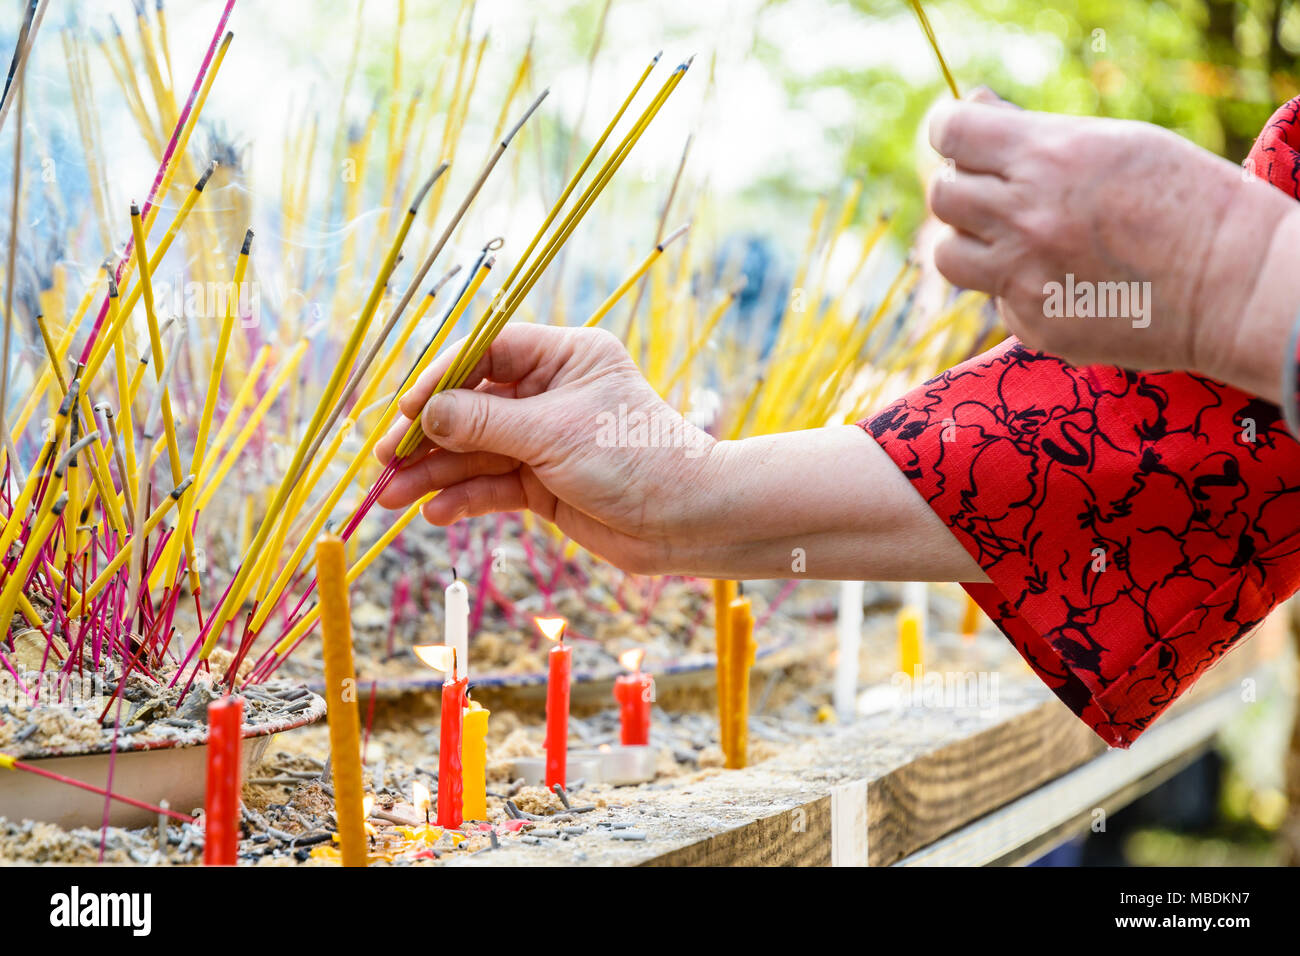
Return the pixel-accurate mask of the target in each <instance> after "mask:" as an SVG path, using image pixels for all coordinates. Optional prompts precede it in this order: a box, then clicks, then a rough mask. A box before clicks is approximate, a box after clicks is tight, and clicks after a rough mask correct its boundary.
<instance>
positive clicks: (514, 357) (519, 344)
mask: <svg viewBox="0 0 1300 956" xmlns="http://www.w3.org/2000/svg"><path fill="white" fill-rule="evenodd" d="M564 332H565V330H564V329H559V328H555V327H553V326H547V325H532V324H529V323H526V322H520V323H518V324H517V325H507V326H506V327H505V328H504V329H502V330H501V334H499V335H498V336H497V337H496V339H495V340H494V341H493V342H492V344H491V345H490V346H488V349H487V351H486V352H484V353H483V355H482V357H481V358H480V359H479V360H478V362H477V363H475V365H474V367H473V368H472V369H471V370H470V373H469V375H468V376H466V378H465V381H464V382H462V383H460V384H459V385H458V386H457V387H458V388H474V387H476V386H477V385H478V384H479V383H480V382H484V381H487V382H493V383H495V384H498V385H511V384H513V383H515V382H518V381H519V380H520V379H522V378H525V377H526V376H528V375H529V374H530V373H532V372H534V371H536V370H537V369H538V368H539V367H540V366H542V365H543V364H545V363H546V362H547V361H548V360H550V359H553V358H554V356H555V351H556V347H557V346H558V345H559V344H560V338H561V337H562V336H563V334H564ZM465 341H466V340H465V339H464V338H462V339H460V340H458V341H456V342H454V343H453V344H451V345H450V346H448V347H447V348H446V349H444V350H443V352H442V354H441V355H439V356H438V357H437V358H436V359H434V360H433V362H432V363H431V364H430V365H429V367H428V368H427V369H425V371H424V374H423V375H421V376H420V379H419V381H417V382H416V383H415V385H413V386H412V387H411V388H410V389H409V390H408V391H407V392H406V393H405V394H404V395H402V396H401V398H399V399H398V403H397V405H398V408H400V409H401V411H402V414H403V415H405V416H406V417H407V418H411V419H414V418H416V417H418V416H419V414H420V412H421V411H422V410H423V408H424V406H425V403H426V402H428V401H429V398H430V396H432V395H433V390H434V389H435V388H436V387H437V386H438V383H439V382H440V381H442V377H443V375H444V374H446V371H447V369H449V368H450V367H451V365H452V363H453V362H454V361H455V360H456V359H457V358H458V357H459V356H460V353H461V350H462V349H463V348H464V346H465Z"/></svg>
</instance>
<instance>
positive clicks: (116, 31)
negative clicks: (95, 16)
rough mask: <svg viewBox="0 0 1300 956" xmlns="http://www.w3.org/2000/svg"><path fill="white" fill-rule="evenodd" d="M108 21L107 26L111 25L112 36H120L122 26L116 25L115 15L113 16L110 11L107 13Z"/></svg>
mask: <svg viewBox="0 0 1300 956" xmlns="http://www.w3.org/2000/svg"><path fill="white" fill-rule="evenodd" d="M108 23H109V26H111V27H112V28H113V36H115V37H120V36H121V35H122V28H121V27H120V26H118V25H117V17H115V16H113V15H112V14H111V13H110V14H109V15H108Z"/></svg>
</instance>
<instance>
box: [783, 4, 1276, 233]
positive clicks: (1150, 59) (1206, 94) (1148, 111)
mask: <svg viewBox="0 0 1300 956" xmlns="http://www.w3.org/2000/svg"><path fill="white" fill-rule="evenodd" d="M848 3H849V6H851V7H852V8H853V9H854V10H855V11H857V12H859V13H860V14H861V15H862V16H864V17H872V18H882V19H883V18H888V17H896V16H900V15H904V16H908V17H910V16H911V14H910V12H908V11H907V9H906V7H905V5H904V4H903V3H902V2H901V0H848ZM927 10H929V11H930V13H931V18H932V19H933V20H934V21H935V24H934V25H935V28H936V30H937V32H938V33H939V41H940V44H941V46H942V48H943V49H944V52H945V55H946V56H948V57H949V59H950V66H951V67H952V68H953V71H954V73H956V75H957V78H958V82H959V83H960V84H961V85H962V86H964V87H966V88H970V87H973V86H975V85H980V84H983V85H987V86H989V87H991V88H992V89H994V90H995V91H996V92H997V93H999V94H1000V95H1001V96H1003V97H1005V98H1007V99H1010V100H1012V101H1014V102H1016V103H1018V104H1020V105H1022V106H1024V107H1026V108H1029V109H1039V110H1051V111H1055V112H1062V113H1072V114H1080V115H1094V116H1110V117H1118V118H1125V119H1135V120H1144V121H1147V122H1151V123H1156V124H1159V125H1161V126H1165V127H1167V128H1169V129H1171V130H1174V131H1175V132H1177V133H1179V134H1181V135H1183V136H1186V137H1187V138H1189V139H1191V140H1192V141H1194V142H1196V143H1198V144H1200V145H1201V146H1204V147H1206V148H1207V149H1210V150H1213V151H1214V152H1216V153H1219V154H1220V155H1223V156H1225V157H1227V158H1228V159H1230V160H1233V161H1237V162H1239V161H1241V160H1242V159H1243V158H1244V157H1245V155H1246V154H1247V152H1249V150H1250V146H1251V144H1252V143H1253V141H1254V138H1255V136H1256V135H1257V134H1258V132H1259V130H1260V128H1261V127H1262V126H1263V125H1264V123H1266V122H1267V120H1268V117H1269V116H1270V115H1271V114H1272V112H1273V110H1274V109H1276V107H1277V106H1278V105H1279V104H1280V103H1281V102H1283V101H1285V100H1286V99H1288V98H1290V97H1291V96H1294V95H1296V94H1297V92H1300V86H1297V79H1296V57H1297V54H1298V53H1300V3H1296V2H1294V0H1236V2H1234V0H1168V2H1164V0H1159V2H1133V0H1054V2H1051V3H1046V4H1043V3H1038V2H1035V0H948V2H934V3H929V4H927ZM1025 39H1030V40H1033V41H1035V42H1036V43H1038V44H1039V45H1041V46H1042V48H1043V49H1044V50H1045V52H1046V53H1047V54H1048V55H1049V56H1051V57H1052V58H1054V61H1055V63H1054V68H1053V69H1052V70H1051V71H1050V73H1049V75H1048V76H1047V77H1046V78H1045V79H1044V80H1043V81H1042V82H1037V83H1032V84H1030V83H1026V82H1024V81H1023V80H1022V79H1019V78H1018V77H1017V74H1016V71H1015V70H1013V69H1011V68H1009V67H1008V65H1007V63H1006V62H1005V60H1004V46H1005V43H1006V42H1009V41H1012V40H1015V41H1017V42H1023V41H1024V40H1025ZM932 76H933V79H932V81H931V82H929V83H928V84H927V83H922V84H917V83H915V82H911V81H907V82H905V81H903V80H902V79H901V78H900V77H899V75H898V73H897V72H896V71H894V70H892V69H889V68H886V67H874V68H871V69H866V70H862V71H854V70H844V69H836V70H834V71H827V72H819V73H816V74H814V75H813V76H811V77H808V78H806V79H802V80H800V81H799V82H797V83H791V84H790V93H791V96H792V97H793V98H794V99H795V100H796V101H797V99H798V98H799V97H800V96H803V95H806V94H807V93H808V92H809V91H810V90H813V89H818V88H823V87H825V86H826V85H838V86H841V87H843V88H844V89H846V90H848V91H850V92H851V93H852V95H853V97H854V99H855V100H856V102H857V106H858V109H859V117H858V118H857V119H856V121H857V122H861V123H863V124H865V125H866V126H867V127H868V128H870V130H871V135H870V136H867V137H864V136H862V135H861V131H860V130H859V131H853V130H847V129H846V130H843V131H842V135H843V137H844V140H845V141H846V142H848V143H850V144H851V145H850V147H849V149H848V150H847V155H846V163H847V166H848V168H849V169H851V170H854V171H860V172H861V174H863V175H865V176H866V177H867V179H868V181H869V182H870V183H872V185H873V187H875V189H876V190H877V191H881V190H883V191H884V192H886V193H887V194H891V195H893V196H896V197H899V202H900V205H901V206H902V207H903V213H904V216H905V217H906V218H907V219H908V220H911V221H914V220H915V217H916V216H917V215H918V214H919V197H918V196H917V195H916V193H917V189H916V176H915V172H914V170H915V155H914V149H915V140H914V138H913V136H912V132H913V131H914V130H916V128H917V124H918V123H919V122H920V121H921V119H922V117H923V114H924V112H925V110H926V109H927V108H928V107H929V105H930V104H931V103H932V102H933V101H934V99H935V97H937V96H940V95H942V94H943V93H944V87H943V81H942V79H941V77H940V75H939V72H938V70H937V68H936V69H935V70H934V71H933V74H932Z"/></svg>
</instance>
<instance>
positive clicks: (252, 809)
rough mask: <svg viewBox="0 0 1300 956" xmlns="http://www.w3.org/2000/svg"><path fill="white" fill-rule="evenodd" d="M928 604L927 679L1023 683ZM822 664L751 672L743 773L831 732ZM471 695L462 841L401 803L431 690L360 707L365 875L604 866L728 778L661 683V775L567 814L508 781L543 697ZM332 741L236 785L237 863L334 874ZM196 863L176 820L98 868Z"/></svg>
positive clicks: (591, 742)
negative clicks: (964, 674)
mask: <svg viewBox="0 0 1300 956" xmlns="http://www.w3.org/2000/svg"><path fill="white" fill-rule="evenodd" d="M931 595H932V596H931V614H930V620H931V622H932V625H933V624H934V623H935V622H937V623H938V624H939V626H938V627H937V628H934V630H933V631H932V634H931V636H930V638H929V641H928V645H927V652H926V653H927V662H928V664H929V667H930V668H931V669H932V670H936V671H937V670H963V671H972V670H989V669H994V670H997V669H1001V670H1005V671H1006V672H1008V673H1011V674H1015V675H1022V674H1023V673H1024V670H1025V669H1024V665H1023V664H1022V663H1021V662H1020V660H1019V658H1018V657H1016V656H1015V654H1014V652H1013V651H1011V649H1010V648H1009V646H1008V645H1007V644H1006V642H1005V641H1004V640H1003V639H1002V638H1001V636H1000V635H998V634H996V632H994V631H993V630H992V628H991V626H989V625H988V624H987V622H985V628H984V631H983V632H982V633H981V635H980V636H979V638H977V640H975V641H973V642H971V641H964V640H962V639H961V638H959V637H958V636H957V635H956V634H955V633H954V631H955V630H956V621H957V620H958V618H959V615H960V610H961V606H962V605H961V600H962V598H961V592H960V591H959V590H957V589H956V588H951V589H949V588H942V587H938V588H934V589H932V592H931ZM895 639H896V635H895V618H894V614H893V613H892V611H884V610H881V611H877V612H868V615H867V621H866V626H865V630H864V638H863V650H862V659H861V667H862V671H861V673H862V681H861V684H862V685H863V686H864V687H869V686H878V687H885V686H888V684H889V681H890V678H891V677H892V676H893V673H894V671H895V669H896V646H895ZM796 651H797V652H796ZM833 665H834V635H833V625H831V624H829V623H827V624H823V625H820V626H816V625H809V626H807V627H806V628H805V631H804V640H802V641H801V642H800V644H799V645H798V646H797V648H796V649H792V650H791V652H789V653H784V652H783V653H782V654H781V655H777V656H776V657H774V658H773V659H772V660H770V661H769V662H767V666H766V667H759V668H756V669H755V673H754V675H753V680H752V684H751V690H750V700H751V719H750V744H749V753H750V764H751V766H755V765H757V766H759V767H761V766H762V765H763V764H764V763H765V762H767V761H772V760H774V759H780V760H789V759H790V758H792V757H796V756H797V754H798V753H799V752H800V750H801V748H802V747H804V746H806V745H809V744H812V743H813V742H815V741H818V740H821V739H824V738H825V737H826V736H827V735H829V734H831V733H833V732H834V731H835V725H834V719H833V717H832V715H831V713H830V708H829V704H830V682H831V677H832V673H833ZM363 686H364V685H363ZM474 696H475V698H476V699H478V700H479V701H480V702H481V703H483V704H484V705H485V706H487V707H488V708H489V709H490V710H492V716H491V720H490V730H489V735H488V744H487V752H488V768H487V776H488V790H489V796H488V818H489V819H488V820H487V821H483V822H482V823H474V822H467V823H466V824H465V825H464V826H463V827H462V828H461V830H460V831H456V832H447V833H443V832H442V831H441V830H439V829H438V828H437V827H425V828H421V827H420V826H419V825H420V824H422V823H423V822H424V820H423V815H422V814H419V813H417V811H416V809H415V807H414V806H413V802H412V801H413V796H414V790H415V784H416V783H417V782H419V783H422V784H423V785H424V786H425V787H427V788H428V790H429V791H430V792H431V793H432V794H433V795H434V800H435V806H436V791H437V767H438V736H439V713H438V695H437V694H436V693H431V692H430V693H422V694H412V695H407V696H405V697H403V698H401V699H399V700H376V701H375V702H374V703H373V705H372V704H371V702H370V700H369V699H367V698H363V699H362V701H361V704H360V706H361V716H362V721H363V725H368V726H369V728H370V730H369V740H368V745H367V749H366V755H365V756H366V789H367V793H369V794H371V795H373V798H374V799H373V810H372V816H371V819H370V821H369V822H370V825H371V827H372V828H373V831H374V834H373V841H374V842H373V845H372V853H373V855H374V863H375V864H376V865H398V866H405V865H438V864H445V863H454V862H457V861H468V857H467V856H466V855H467V854H471V853H484V854H488V855H487V856H483V857H474V859H475V860H481V861H482V862H491V860H492V859H493V857H492V856H491V854H493V853H495V852H497V851H496V850H494V849H493V847H494V844H493V837H495V840H496V845H498V846H506V847H509V846H519V847H520V848H522V847H524V846H527V847H528V853H529V855H528V857H527V858H526V859H527V860H529V861H533V860H535V861H536V862H538V863H543V864H544V863H546V862H547V861H548V859H551V857H555V862H560V861H565V862H568V861H573V860H576V861H579V862H590V863H599V862H602V860H603V859H604V857H605V855H606V854H609V853H611V852H612V851H611V848H612V847H622V848H624V849H626V846H627V842H629V841H630V842H637V841H639V840H642V839H646V838H647V837H648V836H653V837H654V838H656V839H658V838H660V837H671V836H673V835H674V834H675V833H676V832H677V829H678V828H682V827H685V826H686V820H687V818H688V816H689V813H688V811H689V807H690V801H691V793H692V788H693V787H697V786H700V785H701V784H702V783H703V782H704V781H711V780H712V778H715V777H719V776H725V774H727V773H728V772H729V771H726V770H724V769H722V752H721V749H720V747H719V745H718V738H717V719H716V709H715V708H716V700H715V699H714V696H713V693H712V690H711V689H710V688H708V687H690V686H686V687H681V688H675V689H670V690H669V691H668V692H667V693H665V694H662V695H661V696H660V699H659V701H658V703H657V705H656V708H655V711H654V717H653V723H652V728H653V729H652V739H651V744H652V746H655V747H656V749H657V750H658V777H657V779H656V780H655V781H654V782H653V783H649V784H642V785H640V786H636V787H610V786H604V785H599V786H597V785H590V784H587V783H586V782H584V781H570V784H571V786H570V788H569V791H568V792H567V793H566V796H567V798H568V800H569V803H570V806H569V807H567V808H566V807H565V806H564V804H563V802H562V800H561V798H560V797H559V796H558V795H557V794H554V793H550V792H548V791H546V790H544V789H542V788H540V787H526V786H523V785H522V781H517V780H513V779H512V773H511V761H512V759H513V758H515V757H521V756H540V755H541V754H542V739H543V733H544V719H543V715H542V710H541V702H540V700H519V699H516V698H513V697H511V696H510V695H509V694H508V693H497V694H493V693H487V692H477V693H475V694H474ZM611 704H612V702H611ZM617 739H618V718H617V712H616V710H615V709H614V708H613V707H612V706H587V707H581V706H579V707H577V708H575V713H574V715H573V717H572V718H571V722H570V738H569V740H570V747H571V748H573V749H593V748H598V747H600V746H601V745H602V744H610V743H616V742H617ZM328 746H329V745H328V728H327V727H325V726H324V724H323V723H319V724H316V725H314V726H310V727H305V728H302V729H299V730H295V731H292V732H289V733H285V734H282V735H280V736H278V737H277V738H276V740H275V741H274V742H273V744H272V746H271V748H270V750H269V751H268V753H267V755H266V757H265V759H264V760H263V761H262V763H261V764H260V765H259V766H258V767H256V768H255V769H254V770H253V771H252V773H251V774H250V776H249V778H248V779H247V780H246V781H245V787H244V819H243V824H244V839H243V840H242V841H241V844H240V858H241V862H242V863H244V864H247V865H262V866H284V865H312V866H319V865H335V864H336V862H337V854H336V851H335V850H334V848H333V844H332V831H333V828H334V820H333V803H332V791H331V787H330V778H329V772H328V767H327V765H326V758H327V755H328ZM753 811H754V808H752V807H746V808H745V812H753ZM691 824H692V825H693V826H698V820H694V819H692V820H691ZM516 841H517V842H516ZM100 842H101V832H100V831H99V830H73V831H64V830H61V829H60V828H57V827H52V826H49V825H47V824H41V823H31V822H22V823H15V822H6V821H0V861H5V862H27V863H76V862H82V863H90V862H94V861H95V860H96V859H98V857H99V852H100ZM560 844H563V846H564V848H565V852H564V853H563V854H558V853H551V854H548V851H547V847H548V846H551V847H555V846H558V845H560ZM617 858H618V857H617V854H616V853H615V854H614V855H613V856H611V857H610V859H611V861H613V860H615V859H617ZM201 859H202V831H201V827H200V826H192V825H180V824H177V823H176V822H174V821H172V822H169V823H168V825H167V826H166V828H165V832H163V833H161V834H160V832H159V830H158V829H157V828H146V829H143V830H131V831H128V830H119V829H116V828H110V829H109V830H108V831H107V832H106V835H105V850H104V860H105V861H106V862H110V863H126V864H150V865H184V864H194V863H198V862H200V861H201ZM503 859H504V857H503ZM510 859H511V860H512V861H514V862H518V859H519V858H518V857H517V856H515V855H511V856H510Z"/></svg>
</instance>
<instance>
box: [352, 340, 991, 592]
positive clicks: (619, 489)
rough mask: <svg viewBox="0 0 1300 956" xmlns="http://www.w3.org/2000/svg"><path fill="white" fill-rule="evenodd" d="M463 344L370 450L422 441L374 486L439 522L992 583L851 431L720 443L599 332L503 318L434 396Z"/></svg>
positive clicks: (758, 568) (851, 572) (405, 401)
mask: <svg viewBox="0 0 1300 956" xmlns="http://www.w3.org/2000/svg"><path fill="white" fill-rule="evenodd" d="M458 351H459V344H457V345H454V346H452V347H451V348H449V349H448V350H447V351H446V352H445V353H444V354H443V355H442V356H440V357H439V358H438V359H437V360H436V361H435V362H434V363H433V364H432V365H431V366H430V368H429V370H428V371H427V372H426V373H425V374H424V375H423V376H422V377H421V379H420V381H419V383H418V384H417V385H416V386H415V387H414V388H412V389H411V391H410V392H408V393H407V394H406V395H404V396H402V398H401V402H400V407H401V411H402V414H403V415H405V416H406V417H405V418H404V419H400V420H399V421H398V423H397V425H395V426H394V428H393V429H392V431H390V432H389V434H388V435H386V436H385V437H384V438H383V439H382V440H381V441H380V442H379V444H378V446H377V447H376V449H375V452H376V454H377V455H378V456H379V459H380V460H381V461H383V462H388V461H389V460H391V459H392V456H393V453H394V451H395V450H396V448H397V445H398V442H399V441H400V440H401V437H402V436H403V435H404V434H405V433H406V430H407V427H408V426H409V424H410V422H411V421H413V420H415V419H417V418H418V419H419V421H420V424H421V428H422V429H423V431H424V434H425V436H426V437H425V438H424V439H423V441H422V442H421V443H420V445H419V446H417V448H416V451H415V453H414V454H412V455H411V456H410V458H409V459H408V460H407V462H406V463H405V464H404V465H403V466H402V468H401V470H400V471H399V472H398V473H397V475H396V476H395V477H394V479H393V481H392V483H391V484H390V485H389V486H388V488H387V489H386V490H385V492H384V494H383V495H382V496H381V497H380V499H379V503H380V504H381V505H383V506H385V507H387V508H401V507H405V506H407V505H409V504H410V503H411V502H413V501H415V500H417V499H419V498H421V497H423V496H424V495H425V494H426V493H428V492H429V491H431V490H439V494H437V495H435V496H434V497H433V498H432V499H430V500H429V501H428V502H427V503H426V504H425V505H424V509H423V510H424V516H425V518H427V519H428V520H429V521H431V522H432V523H434V524H440V525H447V524H451V523H452V522H455V521H457V520H459V519H460V518H464V517H467V516H470V515H481V514H487V513H489V512H496V511H518V510H521V509H524V508H527V509H529V510H530V511H533V512H535V513H537V514H538V515H541V516H542V517H543V518H546V519H547V520H550V521H553V522H554V523H555V524H556V525H557V526H558V527H559V528H560V530H561V531H563V532H564V533H565V534H567V535H568V536H569V537H571V538H573V540H575V541H577V542H578V543H579V544H581V545H583V546H584V547H586V548H588V549H589V550H591V551H593V552H595V553H596V554H599V555H601V556H602V557H604V558H605V559H606V560H608V561H610V562H611V563H613V564H615V565H617V566H618V567H620V568H622V569H624V570H625V571H631V572H634V573H641V574H664V573H676V574H691V575H697V576H712V577H733V578H746V577H755V578H784V577H792V576H798V575H806V576H808V577H820V578H831V579H844V578H876V579H887V578H902V579H904V580H964V581H982V580H985V577H984V574H983V572H982V571H981V570H980V568H979V566H978V565H977V564H976V563H975V562H974V561H973V560H972V559H971V558H970V556H969V555H967V554H966V552H965V551H964V550H963V549H962V547H961V545H960V544H958V543H957V540H956V539H955V538H954V537H953V536H952V535H951V534H950V533H949V532H948V530H947V529H946V528H945V527H944V526H943V524H942V523H941V522H940V521H939V519H938V518H937V517H936V516H935V515H934V512H932V511H931V510H930V508H929V507H928V506H927V505H926V503H925V502H924V501H923V500H922V498H921V496H920V495H919V494H917V492H916V491H915V490H914V489H913V488H912V486H911V484H910V483H909V482H908V481H907V479H906V478H904V477H903V475H902V473H901V472H899V470H898V469H897V468H896V467H895V466H894V464H893V462H891V461H890V460H889V458H888V456H887V455H886V454H885V453H884V451H883V450H881V448H880V446H879V445H877V444H876V443H875V442H874V441H872V440H871V438H870V437H868V436H867V435H866V434H865V433H864V432H863V431H862V429H860V428H856V427H854V426H841V427H836V428H818V429H810V430H808V431H802V432H792V433H789V434H785V435H766V436H762V437H758V438H750V439H746V440H744V441H726V442H716V441H714V440H713V439H712V438H711V437H709V435H708V434H706V433H705V432H703V431H701V430H700V429H698V428H696V427H695V426H694V425H691V424H689V423H688V422H686V421H685V420H684V419H683V418H682V416H681V415H679V414H678V413H677V412H676V411H674V410H673V409H672V408H671V407H670V406H669V405H668V404H667V403H666V402H664V401H663V399H661V398H660V397H659V396H658V395H657V394H656V393H655V391H654V389H653V388H651V387H650V385H649V383H647V382H646V380H645V379H644V378H642V377H641V373H640V372H639V371H638V370H637V368H636V365H635V364H634V363H633V362H632V359H631V358H630V357H629V356H628V354H627V351H626V350H625V349H624V348H623V346H622V345H621V344H620V343H619V342H618V340H617V339H615V338H614V337H613V336H612V335H610V334H609V333H607V332H603V331H600V330H598V329H560V328H551V327H547V326H540V325H525V324H514V325H510V326H507V327H506V328H505V330H504V331H503V332H502V333H501V335H500V336H498V338H497V339H496V341H495V342H493V343H492V347H491V348H490V349H489V350H488V353H487V355H485V356H484V358H483V359H482V361H480V363H479V365H478V367H477V368H475V369H474V372H473V373H472V374H471V375H470V376H469V378H468V379H467V380H466V381H465V386H466V387H465V388H460V389H454V390H451V391H446V392H441V393H439V394H438V395H435V396H433V397H432V399H430V395H431V393H432V391H433V388H434V386H435V384H436V383H437V382H438V380H439V379H440V378H441V377H442V374H443V371H444V370H445V369H446V368H447V366H448V364H449V363H450V361H451V358H452V356H454V355H455V354H456V353H457V352H458Z"/></svg>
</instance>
